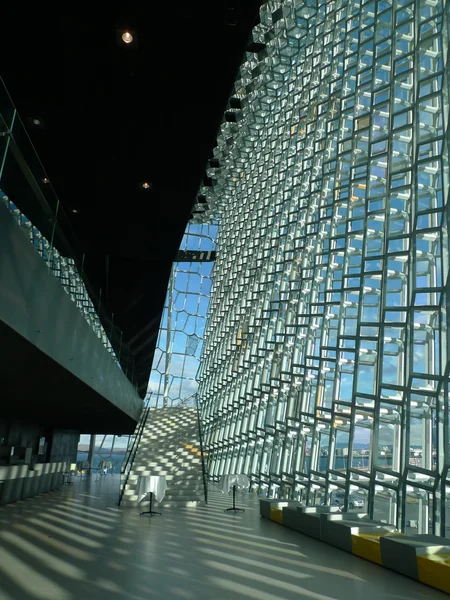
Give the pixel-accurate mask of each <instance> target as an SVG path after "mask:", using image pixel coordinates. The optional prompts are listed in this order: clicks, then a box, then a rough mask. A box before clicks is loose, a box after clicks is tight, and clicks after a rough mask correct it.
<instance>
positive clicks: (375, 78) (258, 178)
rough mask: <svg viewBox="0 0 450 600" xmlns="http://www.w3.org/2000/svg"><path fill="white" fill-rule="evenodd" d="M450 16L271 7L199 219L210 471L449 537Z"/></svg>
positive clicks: (361, 5) (408, 5) (435, 10)
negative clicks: (205, 267)
mask: <svg viewBox="0 0 450 600" xmlns="http://www.w3.org/2000/svg"><path fill="white" fill-rule="evenodd" d="M449 23H450V3H449V2H448V1H445V0H432V1H431V0H430V1H429V0H410V1H405V2H404V1H400V0H387V1H383V2H380V1H373V2H370V1H369V2H355V1H353V0H331V1H328V0H308V1H304V0H302V1H300V0H284V2H282V3H281V2H276V1H274V0H269V1H268V2H266V3H264V5H263V7H262V8H261V19H260V23H259V24H258V25H257V26H256V27H255V29H254V31H253V40H254V41H255V42H256V44H253V45H252V46H251V48H252V49H253V50H252V51H250V50H249V51H248V52H247V53H246V54H245V56H244V59H243V62H242V65H241V67H240V70H239V72H238V74H237V78H236V82H235V86H234V91H233V96H232V99H231V100H230V106H232V107H234V108H233V110H236V113H237V114H236V119H235V121H234V122H229V121H227V120H224V121H223V122H222V125H221V127H220V130H219V132H218V136H217V145H216V146H215V147H214V150H213V157H212V158H211V159H210V162H209V164H208V168H207V172H208V174H209V177H210V178H211V180H212V181H213V184H212V185H210V186H202V187H201V188H200V190H199V198H200V197H202V198H203V199H204V201H203V203H202V205H201V207H200V204H197V205H196V206H197V208H198V210H195V211H193V215H192V219H191V223H192V224H202V223H204V224H215V223H217V224H218V231H217V257H216V261H215V264H214V269H213V273H212V279H213V281H212V286H211V290H210V296H211V300H210V303H209V308H208V310H207V316H206V325H205V330H204V342H203V346H202V350H201V367H200V370H199V372H198V396H199V401H200V404H201V415H202V422H203V427H204V437H205V445H206V448H207V452H208V455H209V463H208V464H209V469H210V470H209V475H210V477H211V478H212V479H214V480H218V479H220V477H221V476H222V475H223V474H225V473H226V472H229V469H239V470H241V471H243V472H245V473H247V474H248V475H249V477H250V479H251V488H252V489H253V490H259V492H260V493H261V494H270V495H276V496H277V497H290V498H295V499H301V500H302V501H303V502H306V503H310V504H316V503H318V502H326V503H329V502H332V501H333V498H334V496H336V494H335V493H334V492H335V491H336V490H338V491H339V493H340V496H339V497H340V499H341V500H343V504H344V505H345V506H347V507H348V506H350V505H351V503H353V506H354V507H355V508H356V507H357V506H359V505H360V504H361V503H362V504H363V507H364V510H367V511H368V512H369V514H370V516H372V517H375V518H379V519H382V520H385V521H389V522H392V523H394V524H397V525H398V526H399V527H401V528H402V529H403V530H409V531H411V530H415V531H420V532H424V533H425V532H427V531H433V532H434V533H438V534H440V535H445V534H446V533H447V534H448V532H449V529H448V527H449V525H450V521H449V519H450V512H449V509H448V508H447V506H448V503H446V502H444V500H443V499H444V497H445V494H446V488H445V483H444V482H445V481H446V480H447V482H448V481H449V479H448V473H449V467H450V464H449V457H450V452H449V447H448V443H449V435H448V427H449V420H450V418H449V413H450V410H449V405H450V400H449V398H450V396H449V362H448V346H449V342H450V338H449V335H448V330H447V325H446V310H447V298H448V292H449V290H448V289H447V288H448V285H449V261H448V254H449V240H448V232H447V228H448V227H447V213H448V207H447V203H448V189H449V180H450V178H449V137H448V136H449V132H448V123H449V118H448V109H449V81H450V79H449V75H450V73H449V66H448V40H449V39H450V31H449ZM235 107H239V108H235ZM199 207H200V208H199ZM185 285H186V284H185V281H181V280H180V287H179V289H177V293H186V292H185ZM208 293H209V291H208ZM204 306H206V305H204ZM183 307H184V305H183ZM176 309H177V310H178V304H177V305H176ZM183 310H185V308H182V307H181V305H180V309H179V311H183ZM196 310H197V309H196ZM202 310H203V309H199V310H198V314H202V315H203V312H202ZM196 314H197V313H196ZM186 335H190V334H188V333H187V332H186ZM231 416H233V417H234V418H235V421H233V419H231ZM239 423H240V424H239ZM237 447H238V448H241V450H240V452H239V454H236V448H237ZM449 485H450V484H449V483H447V487H448V486H449ZM333 494H334V495H333ZM448 512H449V514H447V513H448ZM415 523H417V526H415V525H414V526H413V525H411V524H415Z"/></svg>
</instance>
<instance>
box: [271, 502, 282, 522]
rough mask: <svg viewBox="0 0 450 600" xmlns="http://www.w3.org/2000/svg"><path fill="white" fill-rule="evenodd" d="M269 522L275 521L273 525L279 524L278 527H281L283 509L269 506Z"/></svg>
mask: <svg viewBox="0 0 450 600" xmlns="http://www.w3.org/2000/svg"><path fill="white" fill-rule="evenodd" d="M270 520H271V521H275V523H279V524H280V525H283V509H282V508H276V507H274V506H271V507H270Z"/></svg>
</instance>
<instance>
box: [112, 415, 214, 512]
mask: <svg viewBox="0 0 450 600" xmlns="http://www.w3.org/2000/svg"><path fill="white" fill-rule="evenodd" d="M140 475H164V477H165V478H166V481H167V490H166V495H165V497H164V500H163V501H162V503H161V505H162V506H163V507H169V506H170V507H172V506H197V505H198V504H201V503H204V501H205V494H204V487H203V471H202V457H201V451H200V436H199V430H198V419H197V409H195V408H155V409H150V412H149V414H148V419H147V422H146V424H145V427H144V430H143V432H142V437H141V440H140V443H139V445H138V447H137V451H136V456H135V459H134V461H133V464H132V465H131V470H130V474H129V477H128V481H127V484H126V486H125V490H124V493H123V497H122V502H121V506H122V507H124V508H125V507H130V506H138V497H137V494H136V487H137V480H138V477H139V476H140ZM155 504H157V503H155Z"/></svg>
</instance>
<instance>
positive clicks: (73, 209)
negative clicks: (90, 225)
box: [72, 208, 80, 215]
mask: <svg viewBox="0 0 450 600" xmlns="http://www.w3.org/2000/svg"><path fill="white" fill-rule="evenodd" d="M72 212H73V214H74V215H77V214H78V213H79V212H80V211H79V210H78V208H72Z"/></svg>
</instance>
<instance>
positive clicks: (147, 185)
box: [141, 181, 152, 190]
mask: <svg viewBox="0 0 450 600" xmlns="http://www.w3.org/2000/svg"><path fill="white" fill-rule="evenodd" d="M141 188H142V189H143V190H151V189H152V184H151V183H149V182H148V181H143V182H142V183H141Z"/></svg>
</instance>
